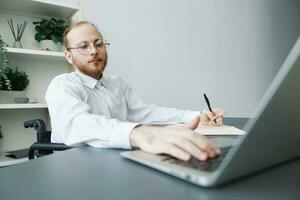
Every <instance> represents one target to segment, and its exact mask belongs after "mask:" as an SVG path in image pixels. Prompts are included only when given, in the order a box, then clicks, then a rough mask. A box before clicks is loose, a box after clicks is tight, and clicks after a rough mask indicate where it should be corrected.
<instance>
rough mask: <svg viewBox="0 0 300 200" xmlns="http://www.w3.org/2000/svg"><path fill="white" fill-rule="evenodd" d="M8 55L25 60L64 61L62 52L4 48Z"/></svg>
mask: <svg viewBox="0 0 300 200" xmlns="http://www.w3.org/2000/svg"><path fill="white" fill-rule="evenodd" d="M6 50H7V53H8V55H17V56H24V57H27V58H33V59H34V58H37V57H38V58H48V59H54V60H62V61H65V57H64V53H63V52H56V51H46V50H33V49H19V48H11V47H6Z"/></svg>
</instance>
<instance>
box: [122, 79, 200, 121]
mask: <svg viewBox="0 0 300 200" xmlns="http://www.w3.org/2000/svg"><path fill="white" fill-rule="evenodd" d="M123 85H124V86H125V96H126V101H127V110H128V120H129V121H133V122H141V123H145V124H172V123H187V122H190V121H191V120H192V119H194V118H195V117H196V116H199V115H200V111H191V110H180V109H176V108H168V107H159V106H155V105H153V104H147V103H146V102H144V101H143V100H142V98H141V97H140V96H139V95H138V94H137V93H136V92H135V91H134V90H133V89H132V87H131V86H129V85H128V84H127V83H126V82H124V84H123Z"/></svg>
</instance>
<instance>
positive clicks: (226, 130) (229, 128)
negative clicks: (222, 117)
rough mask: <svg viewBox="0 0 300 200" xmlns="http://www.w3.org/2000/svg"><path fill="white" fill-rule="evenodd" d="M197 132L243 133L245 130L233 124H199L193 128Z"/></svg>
mask: <svg viewBox="0 0 300 200" xmlns="http://www.w3.org/2000/svg"><path fill="white" fill-rule="evenodd" d="M195 131H196V132H197V133H201V134H202V135H243V134H245V133H246V132H245V131H243V130H241V129H238V128H236V127H234V126H229V125H221V126H206V125H201V126H199V127H198V128H196V129H195Z"/></svg>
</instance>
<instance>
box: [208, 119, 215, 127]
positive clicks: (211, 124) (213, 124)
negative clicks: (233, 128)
mask: <svg viewBox="0 0 300 200" xmlns="http://www.w3.org/2000/svg"><path fill="white" fill-rule="evenodd" d="M207 125H208V126H215V125H216V122H215V120H213V121H209V122H208V123H207Z"/></svg>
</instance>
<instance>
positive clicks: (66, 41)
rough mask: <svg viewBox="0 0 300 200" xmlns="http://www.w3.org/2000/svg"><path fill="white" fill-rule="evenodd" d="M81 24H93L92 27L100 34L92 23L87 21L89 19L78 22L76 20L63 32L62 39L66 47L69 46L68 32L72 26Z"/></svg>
mask: <svg viewBox="0 0 300 200" xmlns="http://www.w3.org/2000/svg"><path fill="white" fill-rule="evenodd" d="M83 24H89V25H91V26H93V27H94V28H95V29H96V30H97V31H98V32H99V33H100V35H101V36H102V34H101V32H100V31H99V30H98V28H97V27H96V26H95V25H94V24H93V23H91V22H89V21H79V22H76V23H74V24H72V25H71V26H69V27H68V28H67V29H66V30H65V32H64V38H63V39H64V45H65V47H66V49H68V48H69V41H68V39H67V36H68V33H69V32H70V31H71V30H72V29H73V28H76V27H78V26H81V25H83Z"/></svg>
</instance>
